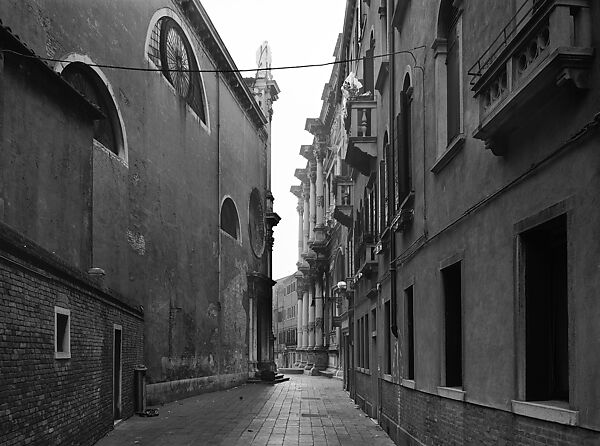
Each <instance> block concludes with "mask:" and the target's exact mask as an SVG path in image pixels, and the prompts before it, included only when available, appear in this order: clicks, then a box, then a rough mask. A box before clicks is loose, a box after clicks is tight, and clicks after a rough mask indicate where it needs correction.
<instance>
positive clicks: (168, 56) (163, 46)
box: [160, 20, 193, 98]
mask: <svg viewBox="0 0 600 446" xmlns="http://www.w3.org/2000/svg"><path fill="white" fill-rule="evenodd" d="M160 37H161V40H160V56H161V64H162V67H163V71H164V74H165V76H166V77H167V79H168V80H169V81H170V82H171V84H173V86H174V87H175V90H176V91H177V93H178V94H179V95H180V96H183V97H184V98H187V97H188V95H189V94H190V86H191V74H192V73H191V71H190V70H192V69H193V68H192V65H191V61H192V55H191V51H190V49H189V44H188V43H187V40H185V37H184V36H183V32H182V31H181V28H179V25H177V23H175V21H174V20H164V21H163V29H162V31H161V36H160Z"/></svg>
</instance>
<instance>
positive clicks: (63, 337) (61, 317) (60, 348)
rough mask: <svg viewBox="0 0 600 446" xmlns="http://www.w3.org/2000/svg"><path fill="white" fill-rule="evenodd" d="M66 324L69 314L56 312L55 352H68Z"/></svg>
mask: <svg viewBox="0 0 600 446" xmlns="http://www.w3.org/2000/svg"><path fill="white" fill-rule="evenodd" d="M68 324H69V316H68V315H66V314H60V313H56V351H57V352H68V351H69V347H68V345H67V344H68V343H67V338H68V336H69V335H68Z"/></svg>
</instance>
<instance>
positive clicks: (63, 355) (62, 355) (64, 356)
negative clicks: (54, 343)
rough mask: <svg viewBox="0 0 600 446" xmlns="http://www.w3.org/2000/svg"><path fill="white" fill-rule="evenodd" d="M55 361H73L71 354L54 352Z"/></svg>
mask: <svg viewBox="0 0 600 446" xmlns="http://www.w3.org/2000/svg"><path fill="white" fill-rule="evenodd" d="M54 359H71V352H54Z"/></svg>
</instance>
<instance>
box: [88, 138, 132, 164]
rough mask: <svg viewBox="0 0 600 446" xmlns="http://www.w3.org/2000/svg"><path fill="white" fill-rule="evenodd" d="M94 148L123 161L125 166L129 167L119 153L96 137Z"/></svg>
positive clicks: (120, 161)
mask: <svg viewBox="0 0 600 446" xmlns="http://www.w3.org/2000/svg"><path fill="white" fill-rule="evenodd" d="M94 148H95V149H98V150H100V151H101V152H104V153H106V154H107V155H108V156H109V157H110V158H112V159H114V160H115V161H118V162H119V163H121V164H122V165H123V166H124V167H126V168H129V164H128V163H127V161H126V160H125V159H124V158H123V157H122V156H120V155H117V154H116V153H115V152H113V151H112V150H110V149H108V148H107V147H106V146H105V145H104V144H102V143H101V142H100V141H98V140H97V139H95V138H94Z"/></svg>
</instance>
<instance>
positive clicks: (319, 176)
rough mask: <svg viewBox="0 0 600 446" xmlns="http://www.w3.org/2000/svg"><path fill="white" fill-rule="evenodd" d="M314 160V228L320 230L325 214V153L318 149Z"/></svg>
mask: <svg viewBox="0 0 600 446" xmlns="http://www.w3.org/2000/svg"><path fill="white" fill-rule="evenodd" d="M315 158H316V160H317V162H316V164H317V168H316V179H315V187H316V196H317V199H316V212H315V214H316V224H315V227H316V228H322V227H323V225H324V223H325V221H324V213H325V190H324V184H323V159H324V158H325V151H324V150H321V149H318V150H316V151H315Z"/></svg>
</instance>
